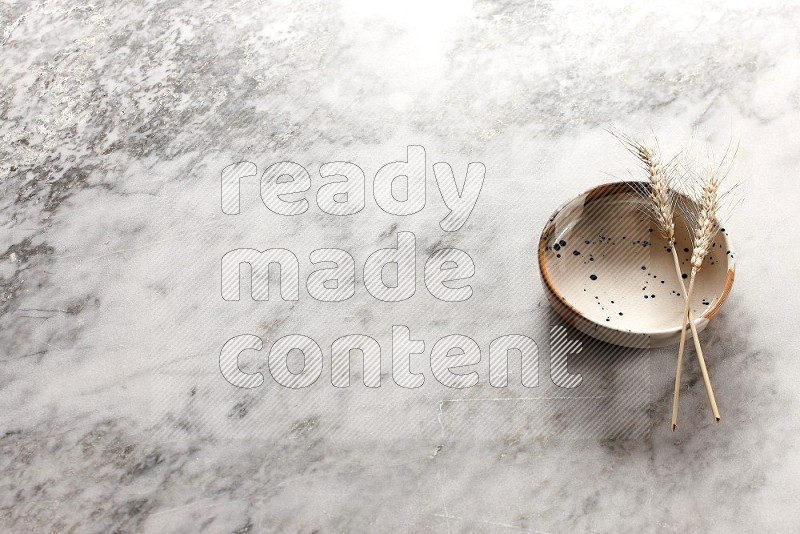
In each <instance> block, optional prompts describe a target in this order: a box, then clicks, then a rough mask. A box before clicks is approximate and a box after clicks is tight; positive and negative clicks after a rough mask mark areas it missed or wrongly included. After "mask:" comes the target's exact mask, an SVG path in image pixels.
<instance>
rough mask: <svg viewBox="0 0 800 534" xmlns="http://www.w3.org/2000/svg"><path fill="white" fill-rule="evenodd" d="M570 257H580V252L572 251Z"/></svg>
mask: <svg viewBox="0 0 800 534" xmlns="http://www.w3.org/2000/svg"><path fill="white" fill-rule="evenodd" d="M572 255H573V256H580V255H581V251H580V250H573V251H572Z"/></svg>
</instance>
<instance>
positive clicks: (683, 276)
mask: <svg viewBox="0 0 800 534" xmlns="http://www.w3.org/2000/svg"><path fill="white" fill-rule="evenodd" d="M681 278H683V279H684V280H686V279H687V278H689V275H688V274H686V273H683V274H682V275H681Z"/></svg>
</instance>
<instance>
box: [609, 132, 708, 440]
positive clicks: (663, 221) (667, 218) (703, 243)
mask: <svg viewBox="0 0 800 534" xmlns="http://www.w3.org/2000/svg"><path fill="white" fill-rule="evenodd" d="M611 134H612V135H614V136H615V137H617V139H619V140H620V141H621V142H622V143H623V145H625V147H626V148H627V149H628V151H630V152H631V153H632V154H633V155H634V156H636V158H638V159H639V161H640V162H641V163H642V165H643V166H644V168H645V171H646V172H647V177H648V187H646V188H641V187H636V185H638V184H636V185H635V184H632V187H633V188H634V190H635V191H636V192H637V193H638V194H639V196H640V197H642V199H643V200H644V201H645V206H646V208H645V211H646V213H647V214H648V215H649V217H650V218H651V219H652V220H653V222H654V223H655V224H656V226H657V228H658V230H659V233H660V234H661V236H662V237H663V238H664V239H666V240H667V242H668V243H669V249H670V251H671V252H672V259H673V263H674V264H675V274H676V275H677V279H678V283H679V284H680V285H681V290H682V291H681V295H683V297H684V312H683V315H682V316H681V317H682V320H681V338H680V345H679V348H678V362H677V367H676V371H675V391H674V395H673V402H672V431H673V432H674V431H675V429H676V428H677V426H678V423H677V420H678V397H679V393H680V377H681V372H682V366H683V353H684V349H685V346H686V323H687V318H688V323H689V325H690V328H691V332H692V339H693V340H694V347H695V352H696V353H697V359H698V361H699V362H700V368H701V370H702V373H703V382H704V383H705V386H706V393H707V394H708V398H709V403H710V405H711V411H712V413H713V414H714V417H715V419H716V420H717V422H719V412H718V410H717V404H716V400H715V398H714V390H713V389H712V387H711V381H710V380H709V378H708V372H707V370H706V363H705V358H704V357H703V349H702V347H701V346H700V336H699V334H698V332H697V327H696V326H695V324H694V317H693V315H692V311H691V307H690V302H691V301H690V298H691V292H692V290H693V285H694V276H695V275H696V272H697V270H699V269H700V265H702V262H703V258H705V256H706V254H707V253H708V249H709V248H710V246H711V243H712V241H713V240H714V236H715V235H716V231H712V230H713V227H712V223H711V221H712V220H716V219H713V218H712V217H710V216H709V215H710V214H715V212H712V211H711V210H707V211H706V212H705V216H704V215H703V212H701V213H700V214H699V215H698V217H697V219H698V223H699V224H698V225H695V226H696V228H698V232H697V233H696V236H695V238H694V240H693V243H694V251H693V255H692V270H693V274H692V278H691V281H690V284H689V290H688V291H687V290H686V285H685V284H684V283H683V276H682V273H681V266H680V260H679V259H678V252H677V250H676V246H675V245H676V240H675V222H674V221H675V206H676V202H677V198H678V195H677V194H676V192H675V188H674V187H672V186H673V183H672V182H674V181H675V168H674V166H673V165H672V164H671V163H668V164H667V165H664V164H662V162H661V157H660V155H659V152H658V150H657V148H651V147H648V146H647V145H645V144H643V143H640V142H637V141H635V140H633V139H632V138H630V137H627V136H625V135H623V134H620V133H618V132H613V131H612V132H611ZM673 161H674V160H673ZM718 185H719V182H718V181H715V182H714V189H713V191H712V190H708V191H706V190H704V199H706V197H707V200H708V202H707V203H704V204H703V205H707V206H708V207H709V208H715V206H716V187H717V186H718ZM706 193H708V195H706ZM718 228H719V226H717V229H718ZM709 236H710V237H709ZM695 260H697V262H696V265H697V267H696V268H695V267H694V266H695Z"/></svg>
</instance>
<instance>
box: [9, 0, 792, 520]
mask: <svg viewBox="0 0 800 534" xmlns="http://www.w3.org/2000/svg"><path fill="white" fill-rule="evenodd" d="M0 74H1V76H0V80H2V81H1V82H0V86H1V87H2V91H0V117H2V122H0V176H2V182H1V183H0V214H2V216H1V217H0V359H1V360H2V365H0V451H1V452H0V468H1V469H2V471H1V472H2V477H0V530H2V531H7V532H187V533H188V532H192V533H194V532H240V533H244V532H308V533H310V532H320V533H323V532H505V531H523V532H545V533H551V532H618V531H635V532H642V531H644V532H696V531H703V532H706V531H712V532H726V533H727V532H763V531H769V532H793V531H795V530H796V528H797V525H798V524H800V511H798V507H797V501H798V497H800V482H798V479H797V476H796V473H797V472H798V470H800V447H798V435H800V434H798V433H799V432H800V415H799V414H800V409H799V408H800V394H798V386H797V381H796V380H795V379H797V378H798V377H800V360H798V358H796V357H795V356H794V354H793V351H794V347H795V346H796V345H797V338H798V329H797V324H796V317H797V315H798V313H800V305H799V304H798V302H800V290H798V286H797V284H796V280H797V279H798V275H800V270H799V268H798V265H800V263H798V261H799V260H800V256H798V254H797V249H796V245H795V244H796V242H797V239H798V235H797V229H796V225H795V224H794V222H793V218H792V214H793V213H794V211H795V209H796V206H797V203H798V201H799V200H800V198H798V197H800V188H798V187H797V184H796V177H797V176H798V175H799V174H800V150H799V149H798V145H797V142H796V138H797V135H796V130H797V124H798V120H800V6H798V5H797V4H796V3H793V2H777V1H768V2H762V3H759V4H757V5H754V4H753V5H751V4H750V3H745V2H729V1H725V2H723V1H717V0H711V1H709V2H703V3H702V4H697V3H693V2H677V3H676V2H649V3H636V4H627V3H623V2H604V3H603V4H602V5H596V6H588V5H585V3H583V2H572V1H564V2H549V1H538V2H527V3H526V2H513V1H510V0H482V1H476V2H454V1H448V2H443V3H432V2H422V1H417V0H414V1H410V2H401V3H395V4H393V5H385V3H382V2H356V1H351V0H344V1H340V2H321V1H316V0H299V1H297V0H295V1H288V0H279V1H259V0H243V1H239V2H210V1H205V2H203V1H200V2H192V3H191V5H189V4H186V3H183V4H182V3H179V2H172V1H166V2H159V1H155V0H138V1H133V2H121V1H113V2H103V3H94V4H92V3H88V4H75V3H74V2H67V1H65V0H53V1H44V2H40V3H33V2H12V3H8V2H6V3H2V4H0ZM609 127H613V128H617V129H619V130H621V131H624V132H627V133H630V134H632V135H643V136H652V135H653V133H654V134H655V135H656V136H657V137H658V140H659V143H660V145H661V147H662V150H664V151H665V152H672V153H674V152H677V151H679V150H681V149H683V148H684V147H686V146H688V145H694V146H701V147H703V146H705V145H706V144H708V145H709V146H711V147H713V148H714V150H716V151H721V150H724V148H725V147H726V146H728V145H729V144H730V140H731V139H734V140H735V141H738V142H740V149H739V152H738V154H737V160H736V166H735V175H736V177H737V179H739V180H742V181H743V186H742V191H743V194H742V196H743V198H744V202H743V204H742V205H741V206H740V207H738V208H737V211H736V212H735V213H734V214H733V216H732V217H731V219H730V221H728V222H727V223H726V229H727V232H728V235H729V238H730V239H731V241H732V243H733V247H734V250H735V251H736V259H737V273H736V283H735V285H734V288H733V291H732V293H731V295H730V297H729V300H728V302H727V303H726V305H725V307H724V308H723V310H722V312H721V313H720V315H719V316H718V317H717V318H716V319H715V320H714V321H713V322H712V323H711V324H710V326H709V327H708V328H707V329H706V330H705V331H704V332H703V334H702V338H703V341H704V351H705V357H706V360H707V362H708V365H709V370H710V373H711V376H712V380H713V382H714V385H715V392H716V395H717V402H718V403H719V407H720V411H721V414H722V423H721V424H720V425H715V424H714V423H713V422H712V418H711V416H710V415H709V412H708V407H707V405H706V399H705V391H704V387H703V383H702V380H701V379H700V375H699V370H698V367H697V364H696V361H695V359H694V358H693V357H692V356H691V355H690V357H688V358H687V359H686V364H685V370H684V377H685V382H684V390H683V392H682V395H681V412H680V420H679V423H680V428H679V432H677V433H675V434H673V433H671V432H670V431H669V416H670V410H671V401H672V386H673V379H674V363H675V350H674V349H673V347H667V348H663V349H652V350H647V351H643V352H636V351H630V350H616V349H609V348H608V347H602V346H598V345H597V344H592V342H591V341H589V340H588V339H584V340H583V341H584V343H585V344H584V350H583V351H582V352H581V353H579V354H575V355H572V356H570V359H569V368H568V369H563V368H559V369H556V368H555V367H556V366H555V365H552V364H551V360H550V359H549V358H548V355H549V346H550V344H551V341H552V331H551V325H553V324H556V323H557V321H558V319H557V318H556V317H555V315H554V314H553V312H552V311H551V310H550V309H549V306H548V304H547V300H546V297H545V295H544V292H543V290H542V288H541V286H540V283H539V275H538V272H537V266H536V246H537V241H538V237H539V232H540V231H541V229H542V227H543V226H544V224H545V223H546V222H547V219H548V217H549V216H550V214H551V213H552V212H553V210H554V209H555V208H556V207H558V206H559V205H561V204H563V203H564V202H565V201H567V200H568V199H570V198H572V197H574V196H575V195H577V194H578V193H580V192H582V191H585V190H587V189H589V188H591V187H593V186H595V185H597V184H600V183H604V182H608V181H609V175H610V176H614V177H618V178H626V179H627V178H629V177H630V176H631V175H632V174H633V173H635V172H636V166H635V164H632V162H631V161H630V159H629V157H628V154H627V153H626V152H625V151H624V149H623V148H622V147H620V146H619V144H618V143H617V142H616V140H614V139H613V138H612V137H611V136H610V135H609V134H608V133H607V131H606V128H609ZM409 145H420V146H424V147H425V150H426V160H425V165H426V173H427V190H426V205H425V208H424V209H423V210H422V211H420V212H419V213H416V214H413V215H408V216H396V215H390V214H387V213H386V212H384V211H382V210H381V209H380V208H379V207H378V206H377V205H376V204H375V202H374V199H373V197H372V196H371V189H370V188H371V180H372V178H373V177H374V176H375V174H376V173H377V172H378V170H379V169H380V168H381V166H383V165H385V164H386V163H387V162H393V161H399V160H401V159H403V158H404V157H405V155H406V148H407V146H409ZM718 153H719V152H718ZM242 160H246V161H250V162H253V163H254V165H255V166H256V167H257V168H258V173H259V175H260V174H261V173H262V172H263V171H264V170H265V169H266V168H268V167H269V166H270V165H271V164H272V163H275V162H278V161H294V162H297V163H299V164H301V165H302V166H303V167H304V168H306V169H307V170H308V171H309V173H310V176H311V190H310V191H309V192H308V194H307V198H308V199H309V201H310V207H309V210H308V211H306V212H305V213H302V214H300V215H297V216H294V217H283V216H278V215H276V214H274V213H272V212H270V211H269V210H267V209H266V208H265V207H264V205H263V204H262V203H261V201H260V200H259V187H258V181H257V180H249V181H248V180H243V181H242V186H241V212H240V213H239V214H238V215H235V216H230V215H226V214H225V213H223V212H222V210H221V209H220V173H221V171H222V169H223V168H224V167H225V166H227V165H229V164H231V163H234V162H237V161H242ZM330 161H350V162H354V163H357V164H358V165H359V167H360V168H361V169H362V170H363V172H364V174H365V176H366V184H367V185H366V187H367V195H366V203H365V207H364V209H363V210H361V211H360V212H359V213H356V214H353V215H349V216H346V217H336V216H332V215H329V214H327V213H325V212H324V211H322V210H320V209H318V208H317V206H316V205H315V204H314V199H315V194H316V193H317V192H318V191H319V188H320V187H321V186H322V185H323V183H324V181H323V180H322V178H321V176H320V174H319V168H320V165H322V164H323V163H325V162H330ZM437 162H448V163H449V164H450V165H451V166H452V168H453V171H454V174H455V176H461V177H463V176H464V172H465V171H466V169H467V165H468V164H469V163H470V162H481V163H483V164H484V165H485V167H486V178H485V182H484V185H483V189H482V192H481V195H480V197H479V199H478V202H477V204H476V207H475V209H474V211H473V212H472V213H471V215H470V217H469V219H468V221H467V223H466V224H465V225H464V226H463V227H462V228H461V229H459V230H458V231H456V232H444V231H443V230H442V228H441V227H440V221H441V220H442V219H443V218H444V217H445V216H446V215H447V212H448V210H447V208H446V206H445V204H444V203H443V202H442V196H441V195H440V193H439V192H438V190H437V188H436V181H435V179H434V174H433V171H432V166H433V164H434V163H437ZM398 232H413V233H414V235H415V236H416V249H417V254H418V263H417V278H416V284H417V286H416V287H417V292H416V293H415V295H414V296H413V297H412V298H410V299H408V300H406V301H403V302H397V303H389V302H381V301H379V300H376V299H375V298H373V297H372V296H371V295H370V294H369V293H368V292H367V291H366V290H365V286H364V280H363V273H362V270H363V266H364V262H365V261H366V260H367V257H368V256H369V255H370V254H371V253H372V252H374V251H376V250H378V249H381V248H386V247H390V246H395V245H396V243H397V234H398ZM239 247H245V248H255V249H259V250H263V249H266V248H272V247H279V248H286V249H289V250H291V251H292V252H293V253H294V254H295V255H296V256H297V257H298V259H299V261H300V296H299V299H298V300H296V301H283V300H276V299H271V300H270V301H268V302H264V301H262V302H258V301H253V300H252V299H249V298H243V299H242V300H241V301H237V302H228V301H225V300H223V299H222V298H221V296H220V259H221V258H222V256H223V255H224V254H225V253H226V252H228V251H230V250H232V249H235V248H239ZM321 248H340V249H343V250H346V251H348V253H349V254H351V255H352V256H353V258H354V259H355V265H356V281H355V282H356V283H355V295H354V296H353V298H351V299H349V300H347V301H345V302H339V303H330V302H320V301H317V300H315V299H313V298H311V297H310V296H309V294H308V292H307V290H306V280H307V278H308V276H309V274H310V273H311V266H310V263H309V261H308V258H309V255H310V254H311V252H312V251H314V250H316V249H321ZM442 248H459V249H462V250H464V251H466V252H468V253H469V254H470V256H471V257H472V259H473V260H474V262H475V266H476V269H475V275H474V276H473V277H472V278H471V282H470V283H471V285H472V287H473V290H474V295H473V297H471V298H470V299H469V300H467V301H464V302H461V303H452V302H442V301H440V300H437V299H436V298H434V297H433V296H432V295H431V294H430V293H429V292H427V291H426V290H425V285H424V281H423V274H422V270H423V267H424V262H425V259H426V258H427V257H429V256H430V255H431V254H433V253H434V252H435V251H436V250H439V249H442ZM570 253H571V249H570ZM660 298H661V297H659V299H660ZM393 325H405V326H407V327H408V329H409V331H410V332H411V335H412V337H413V339H417V340H422V341H424V343H425V353H426V354H429V353H430V352H431V349H432V347H433V345H434V344H435V343H436V341H437V340H438V339H440V338H442V337H444V336H448V335H453V334H461V335H465V336H469V337H470V338H472V339H473V340H474V341H475V342H476V343H477V345H478V346H479V347H480V351H481V361H480V364H479V365H478V367H477V369H478V372H479V377H480V379H479V382H478V384H477V385H475V386H474V387H472V388H469V389H464V390H453V389H450V388H446V387H444V386H442V385H441V384H438V383H437V381H436V379H434V376H433V374H432V369H431V368H430V366H428V364H427V363H426V361H427V360H425V358H420V359H415V360H413V362H414V363H413V366H414V367H415V370H417V371H420V372H422V373H423V375H424V377H425V384H424V385H423V386H422V387H420V388H418V389H406V388H403V387H400V386H398V385H397V384H396V383H395V382H394V381H393V376H392V375H393V369H392V365H391V353H390V351H391V346H392V327H393ZM245 333H248V334H252V335H255V336H258V337H259V338H260V339H262V340H263V342H264V345H265V347H267V350H268V348H269V346H271V344H272V343H273V342H274V340H275V339H277V338H278V337H280V336H285V335H289V334H303V335H306V336H308V337H310V338H311V339H314V340H315V341H316V342H317V343H319V345H320V347H321V349H322V352H323V354H324V357H325V360H324V362H325V364H324V365H325V366H326V367H324V368H323V373H322V376H321V379H320V381H319V383H316V384H314V385H313V386H311V387H309V388H306V389H303V390H290V389H287V388H281V387H278V386H277V385H276V384H275V383H274V381H268V383H266V384H265V385H264V386H263V387H260V388H256V389H251V390H242V389H237V388H235V387H233V386H232V385H230V384H228V383H227V382H226V381H225V380H224V379H223V377H222V375H221V373H220V369H219V354H220V349H221V347H222V346H223V344H224V343H225V341H226V340H228V339H230V338H231V337H233V336H236V335H239V334H245ZM346 334H364V335H369V336H371V337H373V338H374V339H376V340H377V341H378V343H379V344H380V347H381V349H382V360H381V364H382V366H381V386H380V388H367V387H365V386H364V384H363V377H362V371H361V369H360V367H359V366H358V365H354V369H353V373H352V376H351V385H350V387H349V388H336V387H334V386H333V385H332V384H331V378H330V377H331V375H330V373H331V369H330V368H329V367H327V366H328V365H329V363H328V362H329V359H328V358H329V357H330V349H331V343H332V342H333V340H334V339H336V338H337V337H339V336H343V335H346ZM505 334H524V335H526V336H529V337H531V338H532V339H534V340H535V341H536V343H537V345H538V346H539V348H540V358H539V374H538V380H539V386H538V387H537V388H527V389H526V388H524V387H522V386H521V385H520V383H519V373H520V370H519V369H512V372H511V378H510V379H509V386H508V387H507V388H497V387H495V386H493V385H491V384H490V382H489V367H488V363H489V360H488V354H489V353H488V350H489V344H490V342H491V341H492V340H493V339H495V338H497V337H498V336H502V335H505ZM569 335H570V336H572V335H573V333H570V334H569ZM598 355H599V356H601V357H598ZM354 361H355V360H354ZM298 363H299V362H298V360H297V358H295V359H294V360H292V361H291V362H290V368H291V367H292V366H297V365H298ZM240 364H241V366H242V367H243V368H247V369H250V370H251V371H255V370H261V371H263V372H264V373H267V374H268V373H269V371H268V369H267V364H266V360H265V358H264V355H263V354H261V356H259V353H248V354H246V355H243V356H242V357H241V359H240ZM551 365H552V368H551ZM301 367H302V365H301ZM515 373H516V374H515ZM565 373H568V374H569V373H571V374H573V375H574V374H577V373H580V374H581V375H582V377H583V378H582V380H583V382H582V383H581V385H580V387H577V388H574V389H564V388H562V387H559V386H558V385H557V382H558V380H559V377H562V378H563V377H564V376H566V375H565ZM270 380H271V379H270ZM554 380H555V381H554Z"/></svg>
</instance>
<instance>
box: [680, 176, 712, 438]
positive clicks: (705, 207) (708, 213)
mask: <svg viewBox="0 0 800 534" xmlns="http://www.w3.org/2000/svg"><path fill="white" fill-rule="evenodd" d="M718 191H719V179H718V178H717V176H716V175H715V174H714V172H713V171H712V172H710V173H709V176H708V179H707V180H706V183H705V185H704V186H703V194H702V196H701V198H700V199H699V201H698V204H699V206H698V208H699V211H698V212H697V216H696V217H693V216H692V213H691V208H690V209H689V210H687V211H688V213H687V217H686V220H687V221H691V222H693V223H694V225H693V226H694V233H693V235H692V246H693V249H692V257H691V260H690V263H691V265H692V271H691V275H690V276H689V290H688V292H687V294H686V299H685V307H684V311H683V318H684V323H683V326H682V327H681V344H680V349H679V351H680V352H679V353H678V372H677V374H676V377H675V394H674V397H673V415H672V417H673V421H672V424H673V427H672V429H673V431H674V430H675V425H676V422H675V421H676V415H677V414H676V411H677V404H678V394H679V389H680V362H681V360H682V358H683V347H684V343H685V341H684V340H685V339H686V320H685V319H686V317H687V315H688V316H689V319H690V320H689V324H690V325H691V327H692V335H693V336H694V335H696V334H695V332H696V328H695V326H694V321H692V320H691V309H690V304H689V303H690V299H691V296H692V292H693V291H694V282H695V279H696V277H697V273H698V271H700V268H701V267H702V266H703V260H704V259H705V257H706V255H708V252H709V250H710V249H711V243H713V241H714V237H716V235H717V232H718V231H719V228H720V224H719V218H718V216H717V209H718V198H717V194H718ZM676 267H677V268H678V269H679V266H678V264H677V263H676ZM696 349H697V359H698V361H699V362H700V371H701V373H702V374H703V382H704V383H705V386H706V394H707V395H708V403H709V404H710V405H711V412H712V414H713V415H714V420H715V421H716V422H717V423H719V421H720V416H719V409H717V400H716V398H715V397H714V390H713V388H712V387H711V379H710V378H709V377H708V369H707V368H706V361H705V358H704V357H703V352H702V350H701V349H700V347H699V345H698V346H696Z"/></svg>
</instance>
